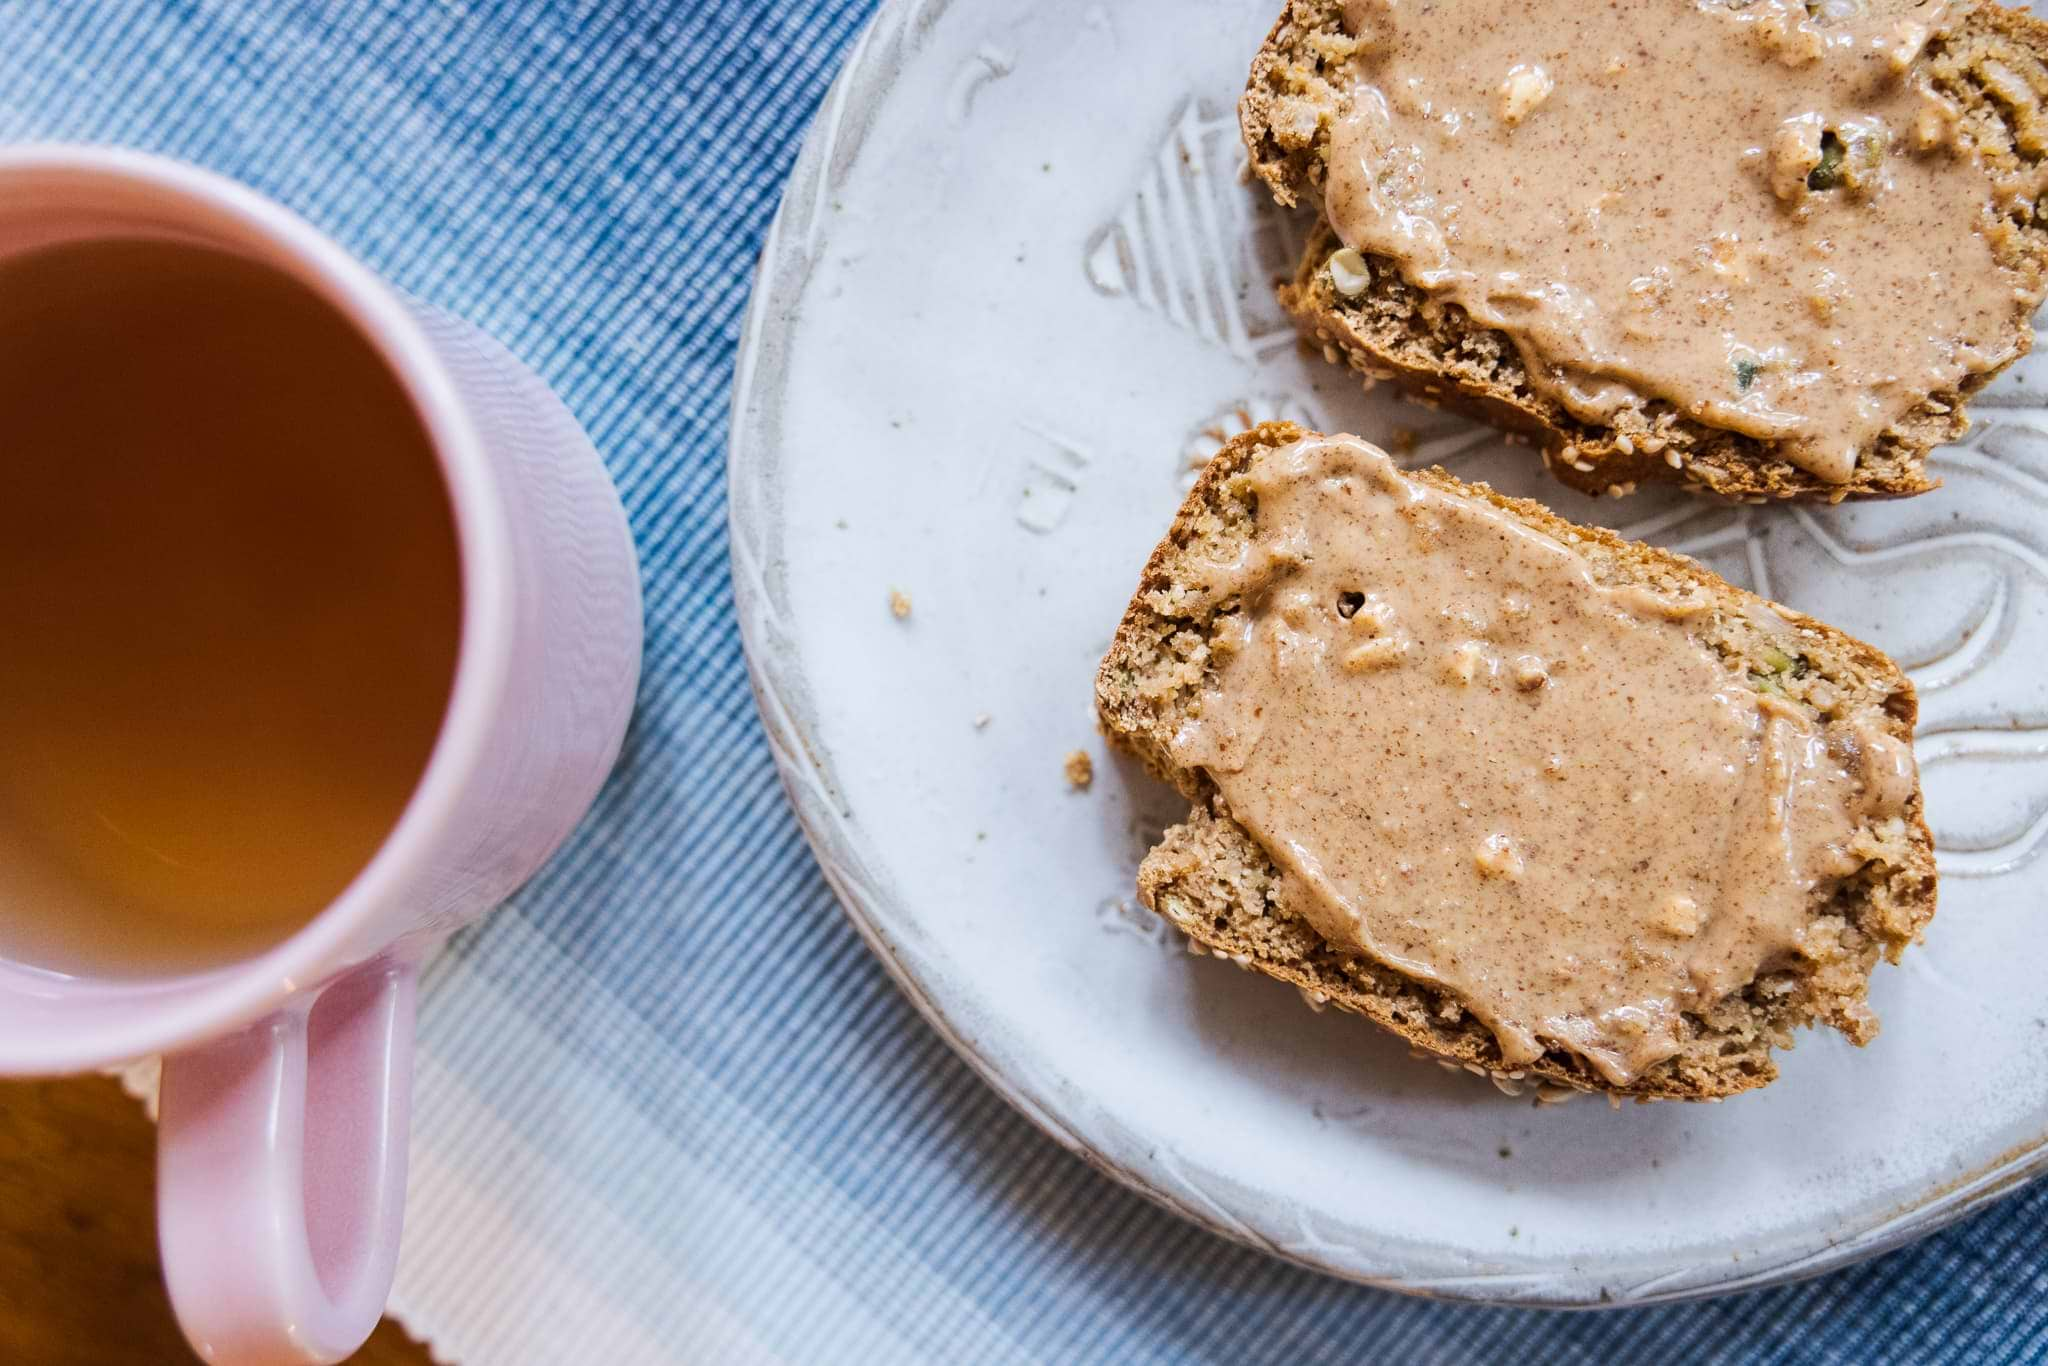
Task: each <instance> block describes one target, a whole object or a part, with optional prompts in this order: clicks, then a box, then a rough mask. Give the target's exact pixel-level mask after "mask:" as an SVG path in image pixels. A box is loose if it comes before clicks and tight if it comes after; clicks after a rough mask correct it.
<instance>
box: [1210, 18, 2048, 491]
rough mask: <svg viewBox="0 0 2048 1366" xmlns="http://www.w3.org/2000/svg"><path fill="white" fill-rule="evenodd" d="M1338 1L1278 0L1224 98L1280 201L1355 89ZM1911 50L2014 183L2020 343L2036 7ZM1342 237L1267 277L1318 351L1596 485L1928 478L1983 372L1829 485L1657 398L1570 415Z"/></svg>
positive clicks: (2046, 32) (2028, 338) (1814, 487)
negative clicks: (1596, 417) (1521, 443)
mask: <svg viewBox="0 0 2048 1366" xmlns="http://www.w3.org/2000/svg"><path fill="white" fill-rule="evenodd" d="M1343 8H1344V7H1343V4H1342V3H1341V0H1290V2H1289V4H1288V6H1287V10H1286V12H1285V13H1284V14H1282V15H1281V16H1280V20H1279V22H1278V23H1277V24H1276V25H1275V26H1274V28H1273V31H1272V33H1271V35H1270V36H1269V37H1268V38H1267V40H1266V43H1265V46H1264V47H1263V48H1261V49H1260V51H1259V54H1258V57H1257V58H1256V59H1255V60H1254V62H1253V63H1252V72H1251V81H1250V84H1249V86H1248V87H1247V89H1246V92H1245V95H1244V97H1243V100H1242V102H1241V103H1240V105H1239V117H1240V122H1241V124H1242V128H1243V133H1244V140H1245V145H1246V147H1247V149H1248V150H1249V153H1250V157H1251V165H1252V170H1253V171H1254V172H1255V173H1256V174H1257V175H1258V176H1259V178H1260V179H1262V180H1264V181H1265V182H1266V184H1267V185H1269V186H1270V187H1271V188H1272V192H1273V195H1274V197H1275V198H1276V199H1277V200H1279V202H1280V203H1281V204H1283V205H1288V206H1294V205H1305V206H1310V207H1320V204H1321V198H1322V191H1323V184H1324V179H1325V174H1326V166H1325V158H1326V156H1327V155H1328V150H1329V139H1330V130H1331V127H1332V125H1333V123H1334V121H1335V120H1337V119H1339V118H1340V117H1342V116H1343V114H1344V113H1345V111H1346V109H1347V107H1348V102H1349V101H1350V99H1351V98H1352V86H1351V83H1350V79H1349V76H1348V74H1347V72H1348V69H1349V63H1350V61H1351V59H1352V57H1353V55H1354V53H1355V51H1356V49H1357V44H1356V43H1355V41H1354V40H1353V39H1352V38H1351V37H1350V36H1349V35H1347V34H1346V32H1345V30H1344V26H1343ZM1920 60H1921V62H1922V63H1923V64H1924V67H1925V70H1926V71H1927V73H1928V75H1929V77H1930V79H1931V80H1932V82H1933V84H1934V86H1935V88H1936V89H1938V90H1940V91H1941V92H1942V93H1943V94H1945V95H1947V96H1948V97H1949V98H1950V99H1952V100H1953V101H1954V102H1955V103H1956V104H1957V105H1959V106H1960V107H1961V108H1962V110H1963V111H1964V117H1963V122H1964V125H1965V127H1966V129H1967V130H1968V132H1969V133H1970V134H1971V136H1972V137H1973V138H1974V140H1975V142H1976V144H1977V146H1978V147H1979V148H1980V150H1981V151H1982V153H1983V159H1984V165H1985V169H1986V172H1987V175H1988V176H1989V177H1991V178H1994V179H1995V178H2006V179H2008V180H2009V181H2011V182H2013V183H2016V184H2019V185H2024V186H2027V187H2029V188H2028V189H2027V191H2026V192H2023V193H2018V194H2014V195H2012V196H2011V197H2010V198H2009V199H2007V200H2006V201H2005V203H2004V205H2003V209H2002V212H2003V215H2004V216H2003V217H2001V218H2000V219H1999V220H1998V221H1997V225H1996V228H1995V230H1994V231H1993V232H1992V233H1990V234H1988V237H1989V240H1990V243H1991V247H1992V250H1993V252H1994V253H1995V254H1996V255H1997V257H1998V259H1999V260H2000V261H2001V262H2002V263H2004V264H2006V265H2008V266H2011V267H2013V268H2014V269H2015V270H2016V271H2017V273H2018V274H2019V276H2020V277H2021V280H2022V282H2023V284H2024V290H2023V292H2024V293H2025V294H2026V295H2027V297H2026V298H2023V299H2016V300H2015V303H2014V307H2013V313H2012V320H2011V327H2012V336H2013V338H2014V340H2015V342H2016V344H2017V345H2018V352H2017V353H2016V354H2015V359H2016V358H2017V355H2019V354H2024V353H2025V352H2026V350H2027V349H2028V347H2030V346H2031V344H2032V340H2033V327H2032V322H2031V315H2032V312H2033V304H2034V303H2036V302H2038V301H2039V299H2040V297H2041V293H2042V288H2043V285H2042V281H2043V274H2044V268H2048V216H2044V215H2043V214H2042V213H2037V211H2036V208H2035V204H2036V198H2035V196H2036V194H2037V193H2038V188H2037V187H2038V186H2039V185H2040V183H2041V179H2042V172H2043V168H2044V164H2048V113H2044V110H2043V104H2044V101H2048V24H2043V23H2042V22H2041V21H2040V20H2037V19H2035V18H2033V17H2032V16H2031V15H2029V14H2027V13H2024V12H2022V11H2019V10H2014V9H2009V8H2006V7H2004V6H2001V5H1996V4H1985V5H1984V6H1982V7H1981V8H1978V9H1975V10H1971V11H1965V12H1964V14H1963V16H1962V17H1961V18H1960V19H1959V20H1957V21H1955V23H1954V24H1953V26H1952V27H1951V28H1950V29H1948V30H1947V31H1945V32H1942V33H1940V34H1937V35H1936V36H1935V38H1934V39H1933V40H1932V41H1931V42H1930V43H1929V45H1928V47H1927V49H1926V52H1925V54H1924V55H1923V56H1922V58H1921V59H1920ZM1958 207H1959V209H1963V208H1966V207H1967V206H1958ZM1341 246H1342V243H1341V242H1339V241H1338V240H1337V238H1336V235H1335V234H1334V233H1333V232H1332V231H1331V230H1330V228H1329V227H1328V225H1327V224H1322V225H1320V226H1319V228H1318V230H1317V231H1315V232H1314V233H1312V234H1311V240H1310V242H1309V245H1308V247H1307V249H1306V251H1305V252H1304V254H1303V256H1302V259H1301V262H1300V265H1299V267H1298V268H1297V270H1296V272H1295V275H1294V278H1293V279H1292V280H1291V281H1289V282H1287V283H1285V284H1283V285H1282V286H1281V287H1280V298H1281V302H1282V304H1283V305H1284V306H1285V307H1286V309H1287V311H1288V312H1289V313H1290V314H1292V315H1293V317H1294V318H1295V320H1296V321H1297V323H1298V324H1299V325H1300V327H1301V328H1302V330H1303V332H1304V334H1305V335H1306V336H1307V337H1308V338H1310V339H1311V340H1313V341H1314V342H1315V343H1316V344H1317V345H1319V346H1321V347H1322V348H1323V350H1324V354H1325V355H1326V356H1327V357H1328V358H1329V359H1331V360H1332V361H1336V360H1344V361H1348V362H1349V363H1350V365H1351V366H1352V367H1354V368H1355V369H1358V370H1360V371H1363V372H1364V373H1365V374H1366V375H1367V376H1368V377H1369V378H1370V379H1372V380H1387V381H1391V382H1393V383H1396V384H1398V385H1400V386H1401V387H1402V388H1403V389H1404V390H1406V391H1408V392H1409V393H1411V394H1413V395H1416V396H1417V397H1419V398H1421V399H1423V400H1424V401H1425V402H1428V403H1431V404H1438V403H1442V404H1449V405H1452V406H1455V407H1458V408H1461V409H1463V410H1465V411H1467V412H1469V413H1471V414H1472V415H1474V416H1476V417H1479V418H1481V419H1482V420H1485V421H1488V422H1492V423H1494V424H1496V425H1498V426H1501V427H1504V428H1507V429H1508V430H1510V431H1514V432H1519V433H1524V434H1526V435H1528V436H1529V437H1530V438H1532V440H1533V441H1534V442H1535V443H1536V444H1537V445H1538V446H1539V447H1540V448H1541V449H1542V452H1543V458H1544V463H1545V465H1546V466H1547V467H1548V468H1549V470H1550V471H1551V473H1552V474H1553V475H1555V476H1556V477H1557V478H1559V479H1561V480H1563V481H1564V482H1565V483H1567V484H1570V485H1572V486H1573V487H1575V488H1579V489H1583V490H1586V491H1588V492H1593V493H1599V492H1603V491H1606V490H1609V489H1613V488H1620V489H1622V490H1623V491H1628V490H1630V489H1632V488H1633V487H1634V486H1635V485H1636V484H1638V483H1639V482H1641V481H1645V480H1655V481H1661V482H1677V483H1684V484H1687V485H1690V486H1692V487H1694V488H1697V489H1699V490H1702V491H1705V492H1710V493H1713V494H1716V495H1719V496H1721V497H1724V498H1729V499H1741V500H1746V501H1754V502H1762V501H1766V500H1774V499H1818V500H1825V501H1831V502H1838V501H1840V500H1841V499H1843V498H1848V497H1899V496H1904V495H1909V494H1916V493H1923V492H1925V491H1926V490H1928V489H1930V488H1933V487H1934V486H1935V484H1936V483H1937V481H1936V480H1935V479H1934V478H1932V477H1931V476H1930V475H1929V473H1928V470H1927V456H1928V453H1929V452H1930V451H1931V450H1932V449H1933V448H1934V447H1936V446H1939V445H1942V444H1944V443H1946V442H1950V441H1954V440H1955V439H1957V438H1958V437H1960V436H1961V435H1962V434H1963V432H1964V431H1965V430H1967V429H1968V426H1969V422H1968V419H1967V418H1966V417H1965V416H1964V414H1963V411H1962V408H1963V404H1964V402H1965V401H1966V400H1967V399H1969V398H1970V396H1971V395H1973V394H1975V393H1976V392H1977V391H1978V390H1979V389H1981V388H1982V387H1983V386H1984V385H1985V384H1987V383H1989V382H1990V380H1991V378H1992V376H1993V373H1995V372H1992V373H1981V374H1975V375H1971V376H1969V377H1968V378H1967V379H1966V380H1964V381H1963V383H1962V384H1961V385H1960V386H1959V387H1957V388H1954V389H1948V390H1943V391H1941V392H1938V393H1930V394H1927V395H1925V397H1924V398H1923V399H1922V400H1921V402H1920V403H1919V405H1918V406H1917V407H1916V408H1914V409H1913V410H1912V411H1911V412H1910V413H1908V414H1907V416H1906V417H1905V418H1903V419H1902V420H1900V421H1899V422H1897V423H1896V424H1894V425H1893V426H1892V427H1891V428H1890V429H1889V430H1888V431H1886V432H1885V433H1884V434H1883V435H1882V436H1881V437H1879V438H1878V440H1877V441H1876V442H1875V443H1874V444H1873V445H1872V446H1870V447H1868V448H1866V449H1864V450H1862V451H1861V452H1859V454H1858V460H1857V465H1856V471H1855V474H1854V477H1853V478H1852V480H1851V481H1850V482H1849V483H1846V484H1832V483H1828V482H1825V481H1824V480H1821V479H1819V478H1818V477H1816V476H1815V475H1813V474H1811V473H1808V472H1807V471H1805V470H1803V469H1800V468H1799V467H1798V466H1796V465H1794V464H1792V463H1791V462H1789V461H1788V460H1786V459H1784V458H1783V457H1782V455H1780V454H1779V453H1778V452H1777V451H1776V450H1775V449H1774V447H1775V446H1776V444H1777V443H1774V442H1771V441H1766V440H1761V439H1757V438H1752V437H1747V436H1742V435H1738V434H1736V433H1734V432H1730V431H1725V430H1722V429H1720V428H1716V427H1710V426H1706V425H1704V424H1702V423H1700V422H1697V421H1695V420H1693V419H1692V418H1690V417H1688V416H1686V415H1685V414H1683V413H1681V412H1680V411H1678V410H1677V409H1676V408H1675V407H1674V406H1673V405H1671V404H1670V403H1666V402H1654V403H1652V404H1651V405H1650V406H1649V407H1648V408H1647V409H1646V410H1644V411H1642V412H1638V411H1636V410H1632V409H1630V410H1624V411H1623V412H1622V413H1621V414H1619V415H1618V416H1617V418H1616V419H1615V422H1616V425H1615V426H1613V427H1603V426H1595V425H1589V424H1587V423H1585V422H1582V421H1580V420H1578V419H1576V418H1575V417H1573V416H1572V415H1571V414H1570V413H1569V412H1567V411H1566V410H1565V409H1564V408H1563V406H1562V405H1561V404H1559V403H1558V402H1557V401H1555V400H1554V399H1552V398H1550V397H1548V396H1546V395H1544V394H1541V393H1537V392H1535V391H1533V390H1532V389H1531V388H1530V385H1529V383H1528V377H1527V371H1526V368H1525V366H1524V364H1523V360H1522V356H1521V354H1520V352H1519V351H1517V349H1516V347H1515V345H1514V343H1513V342H1512V341H1511V340H1510V339H1509V338H1508V336H1507V335H1506V334H1505V333H1502V332H1499V331H1494V330H1491V329H1488V328H1486V327H1483V326H1481V325H1479V324H1478V323H1476V322H1474V321H1473V320H1472V319H1471V318H1470V316H1469V315H1467V314H1466V313H1465V311H1464V310H1463V309H1461V308H1459V307H1458V306H1457V305H1455V304H1441V303H1438V302H1437V301H1435V300H1432V299H1430V298H1429V296H1427V295H1426V294H1425V293H1424V292H1423V291H1421V290H1419V289H1416V288H1415V287H1414V286H1412V285H1410V284H1408V283H1407V282H1406V281H1405V280H1404V279H1403V278H1402V276H1401V272H1400V270H1399V268H1398V266H1397V265H1396V264H1395V263H1394V262H1393V261H1392V260H1390V259H1388V258H1385V257H1378V256H1367V257H1365V258H1364V260H1365V264H1366V267H1367V270H1366V274H1367V276H1368V277H1369V278H1368V279H1367V280H1366V281H1365V282H1363V284H1362V287H1361V282H1360V281H1359V280H1358V278H1357V274H1356V272H1355V270H1353V271H1347V272H1343V276H1344V280H1345V283H1346V284H1347V285H1348V286H1349V287H1350V288H1351V290H1352V292H1350V293H1348V294H1347V293H1346V292H1345V291H1344V290H1343V289H1340V288H1339V286H1338V283H1337V281H1336V279H1334V278H1333V276H1332V273H1331V270H1330V258H1331V256H1332V255H1333V254H1334V253H1335V252H1336V251H1337V250H1338V248H1339V247H1341ZM1347 264H1349V263H1348V262H1347ZM1646 414H1647V416H1646Z"/></svg>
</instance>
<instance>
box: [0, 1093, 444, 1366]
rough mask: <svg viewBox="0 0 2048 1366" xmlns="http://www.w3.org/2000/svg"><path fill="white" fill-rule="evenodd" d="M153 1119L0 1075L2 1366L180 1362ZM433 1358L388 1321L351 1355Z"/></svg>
mask: <svg viewBox="0 0 2048 1366" xmlns="http://www.w3.org/2000/svg"><path fill="white" fill-rule="evenodd" d="M155 1147H156V1126H154V1125H153V1124H151V1123H150V1122H149V1119H148V1117H147V1116H146V1115H144V1114H143V1113H142V1107H141V1106H140V1105H137V1104H136V1103H135V1102H134V1101H133V1100H132V1099H130V1098H129V1096H128V1094H127V1093H126V1092H125V1091H123V1090H122V1089H121V1087H120V1084H119V1083H118V1082H115V1081H113V1080H112V1079H111V1078H107V1077H80V1078H75V1079H71V1080H66V1081H0V1362H5V1363H16V1362H19V1363H23V1364H24V1366H27V1364H28V1363H34V1366H129V1364H130V1363H135V1364H136V1366H185V1364H186V1363H190V1362H194V1361H196V1360H197V1358H196V1357H194V1356H193V1355H192V1353H191V1351H190V1349H189V1348H187V1347H186V1346H185V1341H184V1339H183V1338H181V1337H179V1336H178V1327H177V1324H176V1323H174V1322H173V1321H172V1319H171V1306H170V1301H169V1299H168V1298H167V1297H166V1296H165V1293H164V1285H163V1276H162V1274H161V1271H160V1269H159V1267H158V1265H157V1259H156V1227H155V1225H156V1215H155V1209H154V1203H155V1166H154V1156H155ZM350 1360H351V1361H353V1362H356V1363H360V1366H429V1363H430V1361H431V1358H430V1357H428V1355H427V1353H426V1351H425V1350H424V1349H423V1348H421V1347H419V1346H418V1345H416V1344H415V1343H413V1342H412V1341H411V1340H410V1339H409V1338H407V1337H406V1336H405V1334H404V1332H402V1331H401V1330H400V1329H399V1328H398V1326H397V1325H396V1324H394V1323H392V1322H391V1321H390V1320H389V1319H386V1320H385V1321H384V1323H383V1324H382V1325H381V1326H380V1327H379V1328H378V1329H377V1333H376V1336H374V1337H372V1338H371V1339H370V1341H369V1344H368V1345H367V1346H365V1347H364V1348H363V1350H362V1351H360V1352H358V1353H357V1354H356V1355H355V1356H354V1357H352V1358H351V1359H350Z"/></svg>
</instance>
